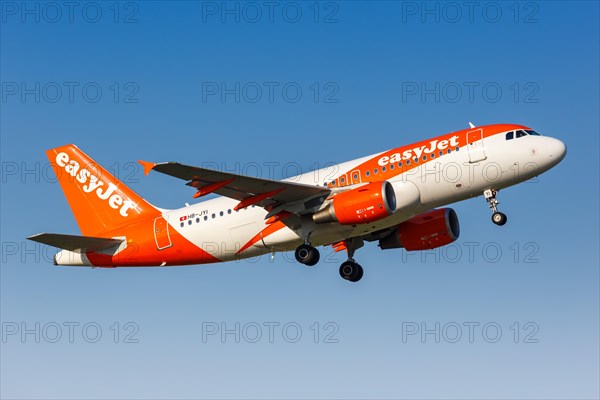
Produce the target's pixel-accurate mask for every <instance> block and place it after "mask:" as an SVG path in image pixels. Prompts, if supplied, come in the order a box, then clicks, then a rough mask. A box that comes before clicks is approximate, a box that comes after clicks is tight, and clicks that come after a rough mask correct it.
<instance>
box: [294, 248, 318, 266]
mask: <svg viewBox="0 0 600 400" xmlns="http://www.w3.org/2000/svg"><path fill="white" fill-rule="evenodd" d="M295 256H296V261H298V262H299V263H301V264H304V265H308V266H309V267H312V266H313V265H315V264H316V263H318V262H319V258H321V256H320V255H319V250H317V249H315V248H314V247H312V246H311V245H310V244H301V245H300V246H298V247H297V248H296V253H295Z"/></svg>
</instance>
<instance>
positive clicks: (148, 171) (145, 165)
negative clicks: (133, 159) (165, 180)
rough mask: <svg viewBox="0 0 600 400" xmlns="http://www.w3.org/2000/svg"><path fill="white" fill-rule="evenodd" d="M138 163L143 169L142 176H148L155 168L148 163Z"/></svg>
mask: <svg viewBox="0 0 600 400" xmlns="http://www.w3.org/2000/svg"><path fill="white" fill-rule="evenodd" d="M138 162H139V163H140V164H141V165H142V167H144V175H148V174H149V173H150V171H152V169H154V167H156V164H155V163H153V162H150V161H143V160H138Z"/></svg>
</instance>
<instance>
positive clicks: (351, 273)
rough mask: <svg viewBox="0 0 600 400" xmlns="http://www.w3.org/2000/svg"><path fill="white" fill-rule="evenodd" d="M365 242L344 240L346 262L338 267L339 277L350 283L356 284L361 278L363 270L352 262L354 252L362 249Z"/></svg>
mask: <svg viewBox="0 0 600 400" xmlns="http://www.w3.org/2000/svg"><path fill="white" fill-rule="evenodd" d="M364 244H365V242H364V241H363V240H362V238H350V239H346V240H344V246H345V247H346V250H347V251H348V261H344V262H343V263H342V265H341V266H340V276H341V277H342V278H344V279H345V280H347V281H350V282H358V281H360V279H361V278H362V277H363V268H362V267H361V266H360V264H359V263H357V262H356V261H354V252H355V251H356V250H357V249H360V248H361V247H363V246H364Z"/></svg>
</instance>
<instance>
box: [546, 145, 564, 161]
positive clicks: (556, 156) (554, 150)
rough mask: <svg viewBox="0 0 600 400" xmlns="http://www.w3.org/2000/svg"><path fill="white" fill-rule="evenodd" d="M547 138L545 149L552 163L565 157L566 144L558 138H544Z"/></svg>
mask: <svg viewBox="0 0 600 400" xmlns="http://www.w3.org/2000/svg"><path fill="white" fill-rule="evenodd" d="M546 139H548V141H547V144H546V151H547V153H546V154H548V157H549V158H550V159H552V163H553V164H554V165H556V164H558V163H559V162H561V161H562V160H563V158H565V156H566V155H567V146H566V145H565V144H564V143H563V142H562V141H560V140H558V139H554V138H546Z"/></svg>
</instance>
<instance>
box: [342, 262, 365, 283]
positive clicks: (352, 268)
mask: <svg viewBox="0 0 600 400" xmlns="http://www.w3.org/2000/svg"><path fill="white" fill-rule="evenodd" d="M340 276H341V277H342V278H344V279H346V280H347V281H350V282H358V281H360V278H362V277H363V269H362V267H361V266H360V265H359V264H358V263H355V262H354V261H346V262H343V263H342V265H341V266H340Z"/></svg>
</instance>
